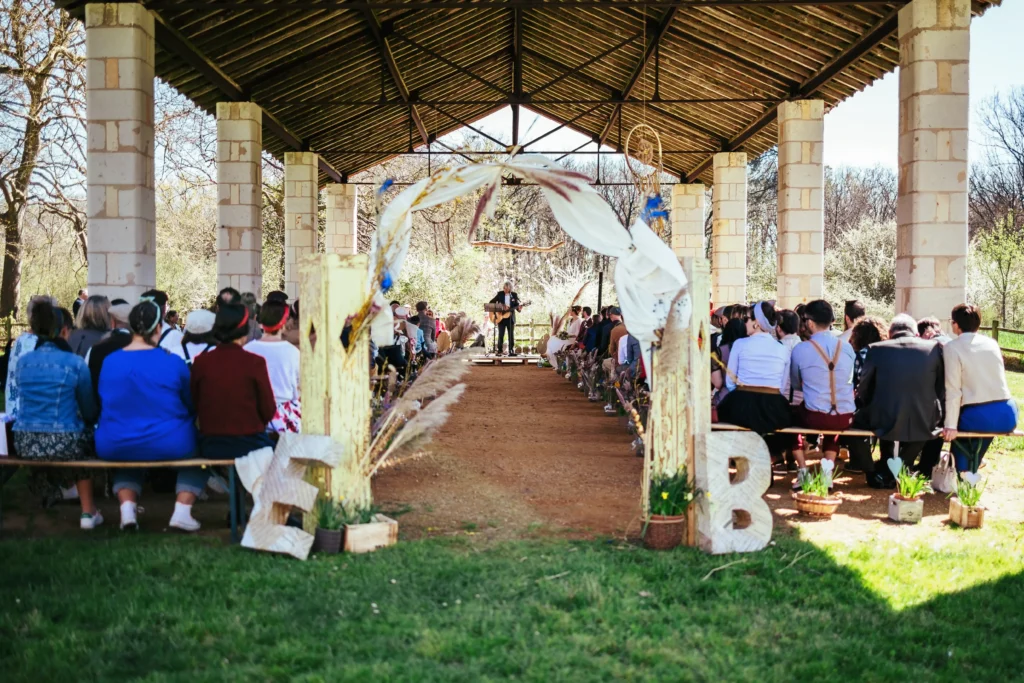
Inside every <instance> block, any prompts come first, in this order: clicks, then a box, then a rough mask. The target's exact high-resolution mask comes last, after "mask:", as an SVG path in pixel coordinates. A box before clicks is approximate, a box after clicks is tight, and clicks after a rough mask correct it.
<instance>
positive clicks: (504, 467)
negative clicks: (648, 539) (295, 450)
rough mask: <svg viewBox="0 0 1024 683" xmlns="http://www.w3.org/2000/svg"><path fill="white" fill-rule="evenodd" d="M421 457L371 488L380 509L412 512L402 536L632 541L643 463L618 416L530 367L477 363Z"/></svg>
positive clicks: (551, 375) (387, 473) (389, 472)
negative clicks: (622, 538) (627, 536)
mask: <svg viewBox="0 0 1024 683" xmlns="http://www.w3.org/2000/svg"><path fill="white" fill-rule="evenodd" d="M465 381H466V384H467V388H466V393H465V394H464V395H463V397H462V400H461V401H459V403H458V405H457V406H456V407H455V409H454V410H453V412H452V416H451V418H450V419H449V421H448V423H447V424H446V425H445V426H444V427H443V428H442V430H441V433H440V434H438V437H437V439H435V441H434V443H433V444H432V445H431V448H430V451H429V452H428V453H427V455H426V456H425V457H423V458H421V459H419V460H416V461H413V462H409V463H406V464H404V465H401V466H398V467H395V468H393V469H390V470H386V471H385V472H384V473H382V474H381V475H380V476H379V477H378V478H377V479H376V480H375V482H374V500H375V501H376V502H377V503H378V504H379V505H381V506H382V507H384V508H385V509H392V508H396V507H399V506H402V505H408V506H411V507H412V511H411V512H409V513H407V514H405V515H403V516H402V518H401V526H402V531H403V536H405V535H409V536H411V537H416V536H420V535H423V534H429V535H433V534H436V533H452V532H455V531H469V532H478V533H481V534H487V535H489V536H495V537H502V538H506V537H513V536H521V535H524V534H525V533H534V532H541V533H567V534H572V535H583V536H591V535H592V536H602V535H615V536H622V535H624V534H625V533H627V532H628V533H630V534H634V535H635V534H636V533H637V532H638V531H639V528H640V518H639V512H640V510H639V500H640V478H641V472H642V470H643V462H642V459H641V458H638V457H636V456H635V455H633V453H632V451H631V450H630V441H631V437H630V436H629V434H627V432H626V430H625V429H624V422H623V421H620V420H619V419H618V418H610V417H606V416H605V415H604V414H603V411H602V410H601V408H600V405H599V404H598V405H595V404H593V403H590V402H589V401H587V400H586V398H585V397H584V396H583V394H582V393H581V392H579V391H577V390H576V389H575V388H574V387H573V386H572V385H570V384H569V382H567V381H566V380H565V379H564V378H560V377H558V376H557V375H555V373H554V372H553V371H552V370H550V369H538V368H536V367H534V366H523V367H521V366H505V367H491V366H477V367H474V368H473V369H472V370H471V371H470V372H469V374H468V375H467V376H466V380H465Z"/></svg>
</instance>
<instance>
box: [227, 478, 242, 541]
mask: <svg viewBox="0 0 1024 683" xmlns="http://www.w3.org/2000/svg"><path fill="white" fill-rule="evenodd" d="M228 496H229V498H228V501H229V502H228V508H229V515H230V517H231V542H232V543H238V540H239V539H238V486H236V485H235V468H234V466H232V467H229V468H228Z"/></svg>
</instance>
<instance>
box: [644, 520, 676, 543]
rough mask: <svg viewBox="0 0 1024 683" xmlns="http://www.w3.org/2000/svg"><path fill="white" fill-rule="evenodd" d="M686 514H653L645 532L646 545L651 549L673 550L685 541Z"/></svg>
mask: <svg viewBox="0 0 1024 683" xmlns="http://www.w3.org/2000/svg"><path fill="white" fill-rule="evenodd" d="M685 533H686V515H677V516H674V517H666V516H665V515H651V518H650V519H649V520H648V521H647V530H646V531H645V532H644V545H645V546H647V547H648V548H650V549H651V550H671V549H672V548H675V547H676V546H678V545H679V544H680V543H682V542H683V535H684V534H685Z"/></svg>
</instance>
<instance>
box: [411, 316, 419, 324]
mask: <svg viewBox="0 0 1024 683" xmlns="http://www.w3.org/2000/svg"><path fill="white" fill-rule="evenodd" d="M409 322H411V323H412V324H413V325H419V324H420V317H419V316H418V315H413V316H409Z"/></svg>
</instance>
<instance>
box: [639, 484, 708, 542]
mask: <svg viewBox="0 0 1024 683" xmlns="http://www.w3.org/2000/svg"><path fill="white" fill-rule="evenodd" d="M694 494H695V491H694V488H693V485H692V484H691V483H690V481H689V478H688V477H687V475H686V468H685V467H681V468H679V470H678V471H677V472H676V473H675V474H656V475H654V476H653V477H652V478H651V487H650V494H649V495H650V513H649V515H648V517H647V523H646V524H645V525H644V532H643V537H644V545H646V546H647V547H648V548H650V549H651V550H670V549H672V548H675V547H676V546H677V545H679V544H680V543H682V542H683V534H684V533H685V531H686V512H687V510H688V509H689V507H690V504H691V503H692V502H693V498H694Z"/></svg>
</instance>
